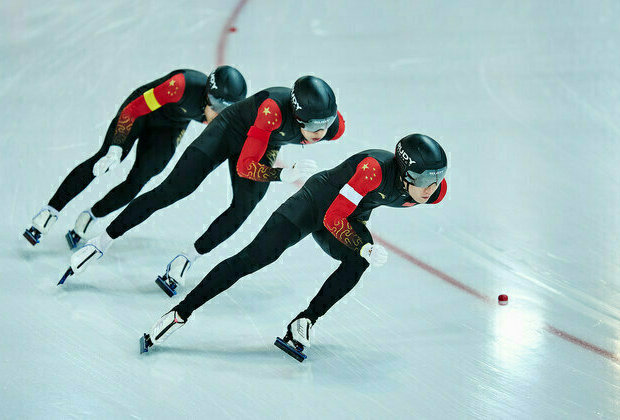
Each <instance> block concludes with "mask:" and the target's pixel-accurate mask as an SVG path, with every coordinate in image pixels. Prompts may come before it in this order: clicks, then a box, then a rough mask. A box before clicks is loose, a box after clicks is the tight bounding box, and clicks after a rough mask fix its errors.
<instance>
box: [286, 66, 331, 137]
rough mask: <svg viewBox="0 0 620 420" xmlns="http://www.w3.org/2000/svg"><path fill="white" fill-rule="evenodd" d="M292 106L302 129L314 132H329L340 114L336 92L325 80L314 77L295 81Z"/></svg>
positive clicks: (292, 91) (305, 77)
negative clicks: (338, 113)
mask: <svg viewBox="0 0 620 420" xmlns="http://www.w3.org/2000/svg"><path fill="white" fill-rule="evenodd" d="M291 106H292V108H293V115H294V116H295V119H296V120H297V122H298V123H299V125H301V128H303V129H304V130H307V131H312V132H315V131H319V130H327V129H328V128H329V126H330V125H332V123H333V122H334V120H335V119H336V115H337V112H338V107H337V106H336V96H335V95H334V91H333V90H332V88H330V87H329V85H328V84H327V83H325V81H324V80H322V79H319V78H318V77H314V76H303V77H300V78H299V79H297V80H296V81H295V84H294V85H293V89H292V90H291Z"/></svg>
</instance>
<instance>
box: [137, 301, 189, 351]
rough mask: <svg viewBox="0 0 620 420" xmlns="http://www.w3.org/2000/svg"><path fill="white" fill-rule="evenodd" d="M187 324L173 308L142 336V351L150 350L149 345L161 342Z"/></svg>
mask: <svg viewBox="0 0 620 420" xmlns="http://www.w3.org/2000/svg"><path fill="white" fill-rule="evenodd" d="M183 325H185V321H184V320H183V318H181V317H180V316H179V314H177V312H176V311H175V310H172V311H170V312H168V313H166V314H164V316H162V317H161V318H159V320H157V322H156V323H155V325H153V326H152V327H151V329H150V331H149V332H148V333H145V334H144V335H143V336H142V337H141V338H140V353H145V352H147V351H149V347H152V346H154V345H155V344H158V345H159V344H161V343H163V342H164V341H166V340H167V339H168V337H170V335H171V334H172V333H173V332H175V331H176V330H178V329H179V328H181V327H182V326H183Z"/></svg>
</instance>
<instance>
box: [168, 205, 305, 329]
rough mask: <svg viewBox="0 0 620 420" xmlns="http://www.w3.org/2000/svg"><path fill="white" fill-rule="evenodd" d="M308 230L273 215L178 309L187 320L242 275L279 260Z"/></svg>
mask: <svg viewBox="0 0 620 420" xmlns="http://www.w3.org/2000/svg"><path fill="white" fill-rule="evenodd" d="M304 236H305V233H303V232H301V231H300V229H299V228H298V227H297V226H295V225H294V224H293V223H292V222H290V221H289V220H288V219H287V218H286V217H284V216H282V215H281V214H279V213H277V212H276V213H274V214H272V215H271V217H270V218H269V220H268V221H267V223H266V224H265V226H263V228H262V229H261V230H260V232H259V233H258V235H257V236H256V237H255V238H254V240H253V241H252V242H251V243H250V244H249V245H248V246H246V247H245V248H244V249H243V250H241V252H239V253H238V254H237V255H234V256H233V257H230V258H228V259H227V260H224V261H222V262H221V263H219V264H218V265H217V266H215V268H213V270H211V272H210V273H209V274H207V275H206V276H205V277H204V279H203V280H202V281H201V282H200V283H199V284H198V286H196V287H195V288H194V289H193V290H192V291H191V292H190V293H189V294H188V295H187V296H186V297H185V299H183V301H182V302H181V303H179V304H178V305H177V306H176V307H175V310H176V311H177V312H178V314H179V315H180V316H181V317H182V318H183V319H184V320H187V318H188V317H189V316H190V315H191V314H192V312H193V311H195V310H196V309H197V308H199V307H200V306H202V305H203V304H205V303H206V302H208V301H209V300H211V299H213V298H214V297H215V296H217V295H219V294H220V293H222V292H223V291H225V290H226V289H228V288H229V287H231V286H232V285H233V284H235V283H236V282H237V280H239V279H240V278H241V277H243V276H247V275H248V274H251V273H253V272H255V271H257V270H260V269H261V268H263V267H265V266H267V265H269V264H271V263H272V262H274V261H275V260H277V259H278V258H279V257H280V255H282V253H283V252H284V251H285V250H286V249H287V248H289V247H291V246H293V245H294V244H296V243H297V242H299V241H300V240H301V239H302V238H303V237H304Z"/></svg>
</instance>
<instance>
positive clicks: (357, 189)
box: [323, 157, 382, 250]
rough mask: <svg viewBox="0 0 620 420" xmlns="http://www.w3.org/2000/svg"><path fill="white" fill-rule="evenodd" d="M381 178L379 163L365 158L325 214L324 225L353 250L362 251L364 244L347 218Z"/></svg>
mask: <svg viewBox="0 0 620 420" xmlns="http://www.w3.org/2000/svg"><path fill="white" fill-rule="evenodd" d="M381 178H382V174H381V166H380V165H379V162H377V160H376V159H375V158H372V157H367V158H365V159H364V160H362V161H361V162H360V163H359V164H358V165H357V168H356V170H355V174H353V177H351V179H350V180H349V182H347V183H346V184H345V186H344V187H342V189H341V190H340V194H338V196H337V197H336V198H335V199H334V201H333V202H332V204H331V205H330V206H329V208H328V209H327V212H325V217H324V218H323V225H324V226H325V227H326V228H327V230H329V231H330V232H331V234H332V235H334V236H335V237H336V239H338V240H339V241H340V242H342V243H343V244H345V245H346V246H348V247H349V248H351V249H353V250H358V249H360V248H361V246H362V245H363V243H362V238H360V237H359V236H358V235H357V233H355V231H354V230H353V227H352V226H351V224H350V223H349V221H348V219H347V217H349V216H350V215H351V213H353V211H355V209H356V207H357V205H358V204H359V202H360V201H362V198H364V196H365V195H366V194H368V193H369V192H370V191H372V190H374V189H375V188H377V187H379V185H380V184H381Z"/></svg>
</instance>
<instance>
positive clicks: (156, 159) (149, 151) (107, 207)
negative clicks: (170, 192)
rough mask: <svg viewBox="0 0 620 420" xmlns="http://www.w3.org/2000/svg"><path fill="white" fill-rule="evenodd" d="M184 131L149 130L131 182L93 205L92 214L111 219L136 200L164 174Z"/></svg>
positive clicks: (144, 134)
mask: <svg viewBox="0 0 620 420" xmlns="http://www.w3.org/2000/svg"><path fill="white" fill-rule="evenodd" d="M184 131H185V130H184V129H181V128H156V129H155V128H150V127H147V128H145V130H144V133H143V134H142V135H141V136H140V140H139V141H138V147H137V150H136V161H135V163H134V165H133V167H132V168H131V171H130V172H129V174H128V175H127V178H126V179H125V181H123V182H121V183H120V184H118V185H117V186H116V187H114V188H113V189H112V190H110V192H108V193H107V194H106V195H105V197H103V198H102V199H101V200H99V201H98V202H97V203H95V205H93V207H92V208H91V211H92V214H93V215H94V216H95V217H104V216H107V215H108V214H110V213H112V212H113V211H115V210H118V209H120V208H121V207H123V206H125V205H127V203H129V202H130V201H131V200H133V199H134V198H135V196H136V195H138V193H139V192H140V190H141V189H142V187H144V185H145V184H146V183H147V182H148V181H149V180H150V179H151V178H152V177H154V176H155V175H157V174H159V173H160V172H161V171H163V170H164V168H165V167H166V165H167V164H168V162H169V161H170V159H172V156H173V155H174V150H175V148H176V144H177V138H178V137H179V136H180V135H182V134H183V133H184Z"/></svg>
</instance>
